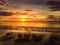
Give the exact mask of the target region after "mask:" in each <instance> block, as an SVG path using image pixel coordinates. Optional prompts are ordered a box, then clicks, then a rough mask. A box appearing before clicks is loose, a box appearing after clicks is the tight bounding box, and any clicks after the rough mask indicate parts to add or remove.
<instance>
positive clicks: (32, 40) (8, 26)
mask: <svg viewBox="0 0 60 45" xmlns="http://www.w3.org/2000/svg"><path fill="white" fill-rule="evenodd" d="M0 23H1V24H0V44H1V45H60V43H59V42H60V38H59V37H60V33H59V32H60V27H59V26H60V24H56V23H54V24H52V23H51V22H50V23H47V22H44V23H43V22H0ZM56 25H57V26H56Z"/></svg>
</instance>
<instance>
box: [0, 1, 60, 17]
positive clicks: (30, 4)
mask: <svg viewBox="0 0 60 45" xmlns="http://www.w3.org/2000/svg"><path fill="white" fill-rule="evenodd" d="M50 1H53V4H50V3H49V2H50ZM54 1H55V2H59V3H58V4H57V3H56V4H55V3H54ZM50 6H53V7H54V6H55V7H54V8H53V9H50ZM26 10H29V11H26ZM1 11H3V12H6V11H7V12H27V13H31V14H33V15H56V16H60V0H0V13H1Z"/></svg>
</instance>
